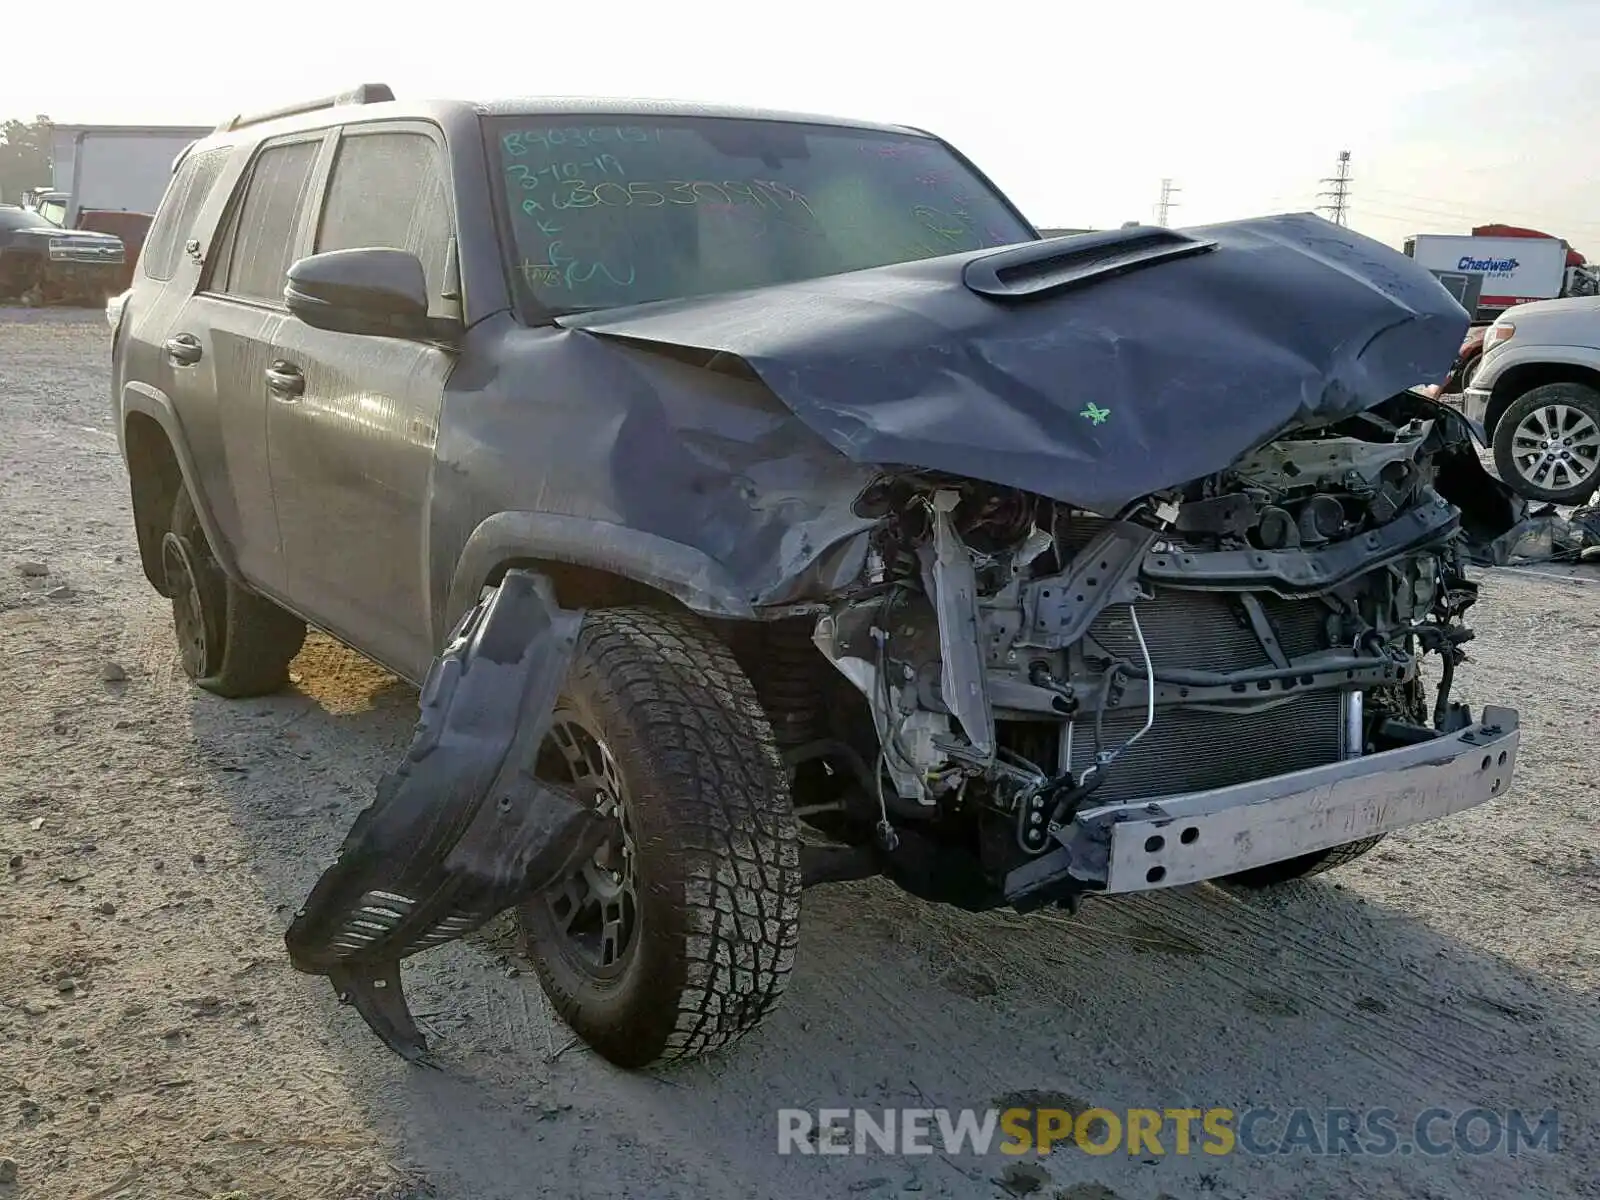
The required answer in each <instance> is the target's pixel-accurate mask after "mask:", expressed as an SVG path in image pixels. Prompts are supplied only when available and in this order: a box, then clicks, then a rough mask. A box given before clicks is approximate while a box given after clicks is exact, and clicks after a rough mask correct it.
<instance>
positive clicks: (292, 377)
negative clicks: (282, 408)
mask: <svg viewBox="0 0 1600 1200" xmlns="http://www.w3.org/2000/svg"><path fill="white" fill-rule="evenodd" d="M305 390H306V377H305V376H304V375H302V374H301V373H300V368H299V367H297V366H295V365H294V364H293V363H287V362H284V361H283V359H281V358H280V359H278V361H277V362H275V363H273V364H272V365H271V366H270V367H268V368H267V391H269V392H271V393H272V396H273V399H275V400H282V401H283V402H284V403H285V404H293V403H294V402H295V401H296V400H298V399H300V397H301V395H302V394H303V393H304V392H305Z"/></svg>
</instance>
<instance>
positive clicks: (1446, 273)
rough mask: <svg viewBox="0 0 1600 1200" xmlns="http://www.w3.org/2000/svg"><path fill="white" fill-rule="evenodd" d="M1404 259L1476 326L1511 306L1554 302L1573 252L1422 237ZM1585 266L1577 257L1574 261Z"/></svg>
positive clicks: (1497, 240)
mask: <svg viewBox="0 0 1600 1200" xmlns="http://www.w3.org/2000/svg"><path fill="white" fill-rule="evenodd" d="M1405 250H1406V253H1407V254H1409V255H1410V256H1411V257H1412V258H1414V259H1416V260H1417V262H1419V263H1420V264H1422V265H1423V266H1424V267H1426V268H1428V270H1430V271H1432V272H1433V273H1434V275H1435V276H1437V277H1438V279H1439V281H1440V282H1441V283H1443V284H1444V285H1445V287H1446V288H1448V289H1449V291H1450V294H1451V295H1453V296H1454V297H1455V298H1456V299H1457V300H1458V301H1460V302H1461V307H1462V308H1464V309H1466V310H1467V312H1469V313H1471V314H1472V316H1473V318H1474V319H1475V320H1477V321H1490V320H1493V319H1494V317H1495V316H1497V315H1498V314H1499V313H1501V312H1503V311H1504V310H1506V309H1508V308H1510V307H1511V306H1512V305H1514V304H1526V303H1528V302H1529V301H1531V300H1554V299H1555V298H1556V297H1558V296H1562V295H1566V294H1567V292H1568V290H1569V279H1568V276H1569V271H1568V265H1569V264H1568V259H1569V255H1570V254H1571V249H1570V247H1569V246H1568V245H1567V243H1566V242H1564V241H1562V240H1561V239H1560V238H1554V237H1528V236H1520V237H1518V236H1512V237H1482V236H1457V235H1452V234H1434V233H1421V234H1418V235H1417V236H1416V237H1413V238H1408V239H1407V240H1406V246H1405ZM1576 257H1577V259H1578V263H1579V264H1580V267H1581V264H1582V262H1583V258H1582V256H1581V255H1578V256H1576Z"/></svg>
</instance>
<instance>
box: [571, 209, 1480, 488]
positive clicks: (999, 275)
mask: <svg viewBox="0 0 1600 1200" xmlns="http://www.w3.org/2000/svg"><path fill="white" fill-rule="evenodd" d="M1184 233H1185V234H1187V235H1188V236H1189V237H1190V238H1195V239H1201V240H1203V241H1204V242H1208V243H1214V246H1213V247H1212V248H1210V249H1204V248H1202V249H1201V250H1200V251H1199V252H1193V251H1192V250H1189V251H1181V252H1174V254H1173V256H1170V257H1166V256H1160V255H1157V256H1152V257H1150V258H1149V259H1148V260H1147V261H1142V262H1132V263H1131V264H1130V262H1129V261H1128V256H1127V255H1126V254H1122V253H1121V248H1123V247H1126V246H1128V245H1131V244H1133V243H1134V242H1136V241H1137V240H1138V239H1140V238H1143V239H1145V240H1146V241H1148V240H1150V239H1152V238H1156V239H1159V238H1162V237H1171V236H1172V235H1170V234H1165V233H1161V232H1159V231H1154V230H1148V229H1147V230H1142V231H1140V230H1126V231H1124V230H1119V231H1116V232H1113V233H1110V234H1102V235H1089V236H1088V237H1080V238H1066V239H1056V240H1053V241H1049V242H1041V243H1033V244H1029V245H1027V246H1025V247H1020V248H1013V249H1009V250H1001V251H994V250H985V251H977V252H972V253H965V254H957V255H949V256H946V257H942V258H936V259H928V260H923V261H919V262H912V263H905V264H898V265H894V266H888V267H879V268H874V269H872V270H866V271H856V272H851V273H849V274H845V275H835V276H829V277H825V278H821V279H812V280H806V281H803V282H800V283H790V284H780V285H777V286H773V287H768V288H761V289H756V290H751V291H744V292H737V293H730V294H724V295H718V296H709V297H703V298H696V299H688V300H673V301H663V302H660V303H655V304H647V305H639V306H636V307H630V308H617V309H608V310H605V311H602V312H594V313H586V314H579V315H574V316H569V317H565V318H562V320H561V324H562V325H563V326H565V327H567V328H569V329H575V330H584V331H587V332H589V333H591V334H596V335H600V336H603V337H609V338H620V339H626V340H628V341H631V342H634V343H643V344H646V345H650V344H654V345H660V346H664V347H683V348H688V349H692V350H698V351H707V352H720V353H724V354H729V355H736V356H737V357H738V358H740V359H742V360H744V362H745V363H747V364H748V365H749V366H750V368H752V369H753V370H754V371H755V372H756V373H757V374H758V375H759V376H760V378H761V379H762V381H763V382H764V383H765V384H766V385H767V387H768V388H770V389H771V391H772V392H773V393H774V394H775V395H777V397H778V398H779V399H780V400H782V401H783V403H784V404H786V405H787V406H788V407H789V408H790V409H792V410H793V411H794V413H795V414H796V416H798V417H799V418H800V419H801V420H802V421H803V422H804V423H805V424H806V425H807V426H809V427H810V428H811V429H812V430H814V431H815V432H816V433H818V434H820V435H821V436H822V437H823V438H825V439H827V441H828V442H830V443H831V444H832V445H833V446H835V447H836V448H837V449H839V450H840V451H841V452H843V453H844V454H845V455H846V456H847V457H849V458H850V459H852V460H854V461H857V462H863V463H873V464H883V465H891V464H893V465H903V466H911V467H920V468H925V469H930V470H938V471H947V472H951V473H953V474H957V475H965V476H970V477H973V478H977V479H985V480H988V481H990V482H993V483H998V484H1003V485H1009V486H1014V487H1019V488H1024V489H1027V490H1029V491H1033V492H1037V493H1039V494H1041V495H1045V496H1050V497H1053V498H1055V499H1057V500H1061V501H1064V502H1067V503H1070V504H1075V505H1079V506H1081V507H1084V508H1087V509H1091V510H1093V511H1097V512H1101V513H1105V514H1110V513H1114V512H1115V511H1116V510H1118V509H1120V508H1122V507H1124V506H1125V505H1126V504H1128V503H1129V502H1130V501H1132V500H1135V499H1137V498H1139V497H1141V496H1144V495H1147V494H1149V493H1151V492H1155V491H1160V490H1162V489H1164V488H1168V487H1173V486H1176V485H1180V484H1184V483H1188V482H1190V481H1192V480H1194V479H1197V478H1200V477H1201V476H1204V475H1207V474H1210V473H1212V472H1215V471H1219V470H1222V469H1223V468H1225V467H1227V466H1228V465H1229V464H1230V463H1231V462H1233V461H1234V460H1235V459H1236V458H1238V457H1239V456H1240V455H1241V454H1244V453H1246V452H1248V451H1250V450H1253V449H1255V448H1256V447H1258V446H1260V445H1262V444H1263V443H1265V442H1268V441H1270V440H1271V439H1272V438H1274V437H1276V436H1278V435H1280V434H1282V433H1284V432H1286V431H1288V430H1291V429H1295V428H1299V427H1305V426H1316V425H1322V424H1327V423H1330V422H1333V421H1336V420H1339V419H1341V418H1344V417H1347V416H1350V415H1352V414H1354V413H1357V412H1360V411H1363V410H1365V409H1367V408H1370V407H1372V406H1373V405H1375V404H1378V403H1381V402H1382V401H1383V400H1385V399H1388V398H1389V397H1391V396H1393V395H1396V394H1397V393H1399V392H1402V391H1404V390H1405V389H1407V388H1409V387H1412V386H1414V385H1417V384H1421V383H1426V382H1429V381H1432V380H1435V379H1438V378H1440V377H1442V376H1443V375H1444V373H1445V372H1446V371H1447V370H1448V369H1449V367H1450V364H1451V363H1452V362H1453V361H1454V359H1455V354H1456V350H1457V349H1458V347H1459V346H1460V345H1461V339H1462V336H1463V334H1464V333H1465V332H1466V329H1467V324H1468V321H1467V315H1466V313H1465V311H1464V310H1463V309H1462V308H1461V307H1460V305H1458V304H1457V303H1456V302H1455V300H1454V299H1452V298H1451V296H1450V295H1449V293H1447V292H1446V291H1445V290H1444V288H1443V287H1442V286H1441V285H1440V284H1439V282H1438V281H1437V280H1436V279H1434V277H1433V276H1432V275H1431V274H1430V273H1429V272H1428V271H1426V270H1425V269H1423V268H1422V267H1420V266H1418V265H1417V264H1416V263H1415V262H1413V261H1412V260H1411V259H1409V258H1407V257H1405V256H1404V255H1402V254H1400V253H1398V252H1396V251H1394V250H1391V249H1389V248H1388V247H1386V246H1383V245H1381V244H1380V243H1378V242H1375V241H1373V240H1371V239H1369V238H1366V237H1363V236H1361V235H1359V234H1356V233H1352V232H1351V231H1350V230H1348V229H1344V228H1341V227H1339V226H1337V225H1333V224H1331V223H1329V222H1327V221H1324V220H1322V219H1321V218H1318V217H1315V216H1311V215H1309V214H1296V215H1290V216H1280V217H1268V218H1261V219H1256V220H1249V221H1235V222H1229V223H1227V224H1222V225H1212V226H1207V227H1203V228H1197V229H1190V230H1186V231H1184ZM1178 240H1179V241H1181V240H1182V239H1178ZM1052 256H1054V257H1055V258H1057V259H1060V261H1058V262H1052V261H1050V260H1051V259H1052Z"/></svg>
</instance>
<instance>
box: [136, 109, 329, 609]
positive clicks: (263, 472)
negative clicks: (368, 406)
mask: <svg viewBox="0 0 1600 1200" xmlns="http://www.w3.org/2000/svg"><path fill="white" fill-rule="evenodd" d="M331 140H332V139H331V136H330V135H329V134H328V133H327V132H326V131H318V132H314V133H309V134H302V135H299V136H296V137H290V138H281V139H275V140H273V141H269V142H265V143H263V145H262V146H261V147H260V148H259V149H258V150H257V151H256V153H255V155H254V157H253V159H252V161H251V163H250V166H249V168H248V169H247V170H246V172H245V174H244V177H243V178H242V180H241V181H240V182H239V184H238V186H237V187H236V188H235V189H234V195H233V198H232V201H231V203H230V204H229V209H228V212H227V214H226V216H225V217H224V219H223V222H222V224H221V226H220V228H219V229H218V232H217V234H216V236H215V237H213V238H212V239H211V244H210V245H209V246H205V247H201V246H200V245H198V244H197V243H196V244H194V245H192V246H191V245H190V244H188V243H189V235H188V234H187V233H186V232H184V231H183V230H182V229H174V230H172V231H171V232H170V237H171V239H172V241H171V243H170V244H169V242H168V237H169V231H168V230H167V229H165V228H155V229H153V230H152V245H151V247H150V250H149V252H148V253H146V254H145V255H144V256H143V260H142V262H143V265H142V266H141V270H142V271H145V272H147V273H148V272H149V271H151V270H155V271H157V272H158V273H166V272H169V271H170V270H171V269H172V268H173V267H175V266H180V264H181V263H182V261H183V260H184V259H185V258H192V257H194V256H197V255H203V257H204V265H203V266H202V267H201V268H200V270H199V279H198V286H197V287H196V288H195V289H194V291H193V292H192V293H191V294H190V295H188V296H186V297H183V298H182V299H181V307H176V308H175V310H174V311H173V313H172V316H171V319H170V323H168V324H167V325H166V329H165V332H164V335H163V337H162V338H161V341H160V342H159V344H158V347H157V349H158V352H159V353H160V354H161V355H162V357H163V360H164V361H163V371H164V373H165V375H166V378H167V379H168V380H169V381H170V382H169V383H168V394H169V395H170V396H171V397H172V400H173V402H174V404H175V406H176V407H177V410H178V414H179V418H180V420H181V421H182V423H183V426H184V432H185V435H186V436H187V437H188V439H189V442H190V447H191V449H192V450H193V452H194V460H195V462H196V464H197V466H198V468H199V470H200V471H201V472H202V478H201V479H200V486H201V488H202V489H203V491H204V493H205V495H204V500H205V502H206V503H208V504H209V505H210V506H211V509H212V512H213V515H214V516H215V518H216V520H217V524H218V528H219V529H220V531H221V533H222V536H223V537H224V538H225V539H226V540H227V542H228V545H229V547H230V548H231V549H232V551H233V554H234V557H235V561H236V562H237V564H238V566H239V569H240V571H241V572H242V573H243V574H244V576H245V577H246V578H247V579H248V580H250V582H251V583H253V584H255V585H256V586H257V587H259V588H261V589H262V590H263V591H266V592H269V593H273V594H275V595H281V594H282V590H283V587H284V584H285V580H284V575H283V560H282V555H281V552H280V546H279V540H278V522H277V516H276V513H275V512H274V510H273V505H272V492H271V486H270V485H271V479H270V475H269V472H268V467H267V439H266V407H267V392H266V381H265V372H266V368H267V365H268V363H269V362H270V355H269V350H270V343H271V339H272V337H273V334H274V331H275V330H276V328H277V327H278V326H279V325H280V324H282V322H283V321H284V319H285V311H284V307H283V283H284V275H285V272H286V271H287V270H288V265H289V263H290V262H292V261H293V259H294V257H296V256H297V253H298V251H299V250H300V249H301V248H302V247H303V242H304V239H305V238H307V237H309V224H310V222H309V220H308V212H309V209H310V199H311V196H312V194H313V184H314V181H315V177H316V172H317V168H318V165H319V161H320V159H321V156H322V154H323V149H324V145H325V144H329V145H331ZM185 165H187V164H185ZM175 199H176V197H175ZM178 273H179V275H180V277H181V276H182V275H183V271H182V270H181V267H180V269H179V272H178ZM292 599H293V597H292V596H291V600H292Z"/></svg>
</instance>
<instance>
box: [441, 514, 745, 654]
mask: <svg viewBox="0 0 1600 1200" xmlns="http://www.w3.org/2000/svg"><path fill="white" fill-rule="evenodd" d="M516 562H524V563H526V562H549V563H567V564H570V565H572V566H578V567H586V568H589V569H592V570H597V571H603V572H605V573H607V574H609V575H616V576H618V577H620V578H623V579H628V580H632V581H633V582H635V583H639V584H643V585H644V586H646V587H649V588H653V589H654V590H656V591H658V592H662V593H664V594H666V595H668V596H671V597H672V598H673V599H675V600H677V601H679V602H680V603H682V604H683V605H684V606H685V607H687V608H688V609H690V610H691V611H693V612H697V613H701V614H702V615H705V616H710V617H742V618H746V619H748V618H752V617H754V616H755V609H754V607H753V605H752V603H751V598H750V596H749V595H747V594H746V592H745V591H743V590H741V589H740V588H739V587H737V586H736V585H735V582H734V579H733V577H732V576H731V575H730V574H729V573H728V571H727V568H725V567H724V566H723V565H722V564H721V563H719V562H718V561H717V560H716V559H714V558H712V557H711V556H710V555H709V554H707V553H706V552H705V551H703V550H699V549H697V548H695V547H693V546H687V545H684V544H683V543H682V542H674V541H671V540H669V539H667V538H663V537H658V536H657V535H655V534H653V533H645V532H643V531H641V530H638V529H630V528H628V527H627V526H625V525H618V524H615V523H614V522H611V521H598V520H594V519H592V518H588V517H574V516H567V515H564V514H560V513H536V512H524V511H511V512H499V513H495V514H493V515H492V516H489V517H486V518H484V519H483V520H482V521H480V522H479V523H478V525H477V527H476V528H474V529H473V531H472V533H471V534H470V535H469V536H468V538H467V541H466V544H465V545H464V546H462V548H461V553H460V555H459V556H457V559H456V564H455V570H454V573H453V574H452V576H451V579H450V587H449V593H448V596H447V598H446V601H445V606H444V611H443V612H442V613H435V615H434V625H435V628H434V634H435V640H436V641H442V640H443V638H444V635H445V632H446V631H447V630H448V629H450V628H451V627H452V626H453V624H454V622H455V621H457V620H459V619H460V617H461V615H462V614H463V613H465V612H467V611H468V610H469V609H470V608H472V606H473V605H474V604H476V603H477V602H478V597H479V594H480V592H481V591H482V590H483V586H484V584H486V583H487V582H488V581H489V580H490V579H491V578H493V577H494V575H495V574H496V572H498V571H499V570H500V569H501V568H502V567H504V566H506V565H507V564H508V563H516Z"/></svg>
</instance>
